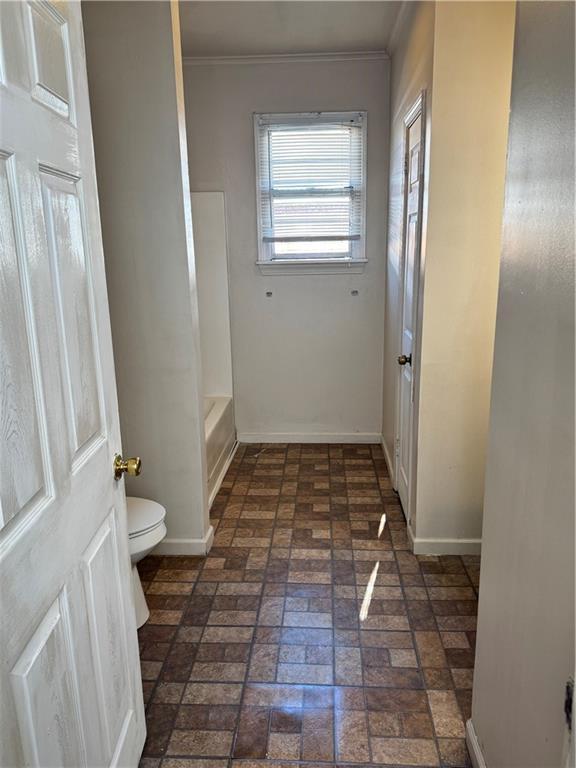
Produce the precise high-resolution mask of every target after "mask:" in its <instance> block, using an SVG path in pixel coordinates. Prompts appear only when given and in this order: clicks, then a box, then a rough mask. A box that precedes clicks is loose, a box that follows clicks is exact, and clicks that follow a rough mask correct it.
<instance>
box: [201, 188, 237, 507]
mask: <svg viewBox="0 0 576 768" xmlns="http://www.w3.org/2000/svg"><path fill="white" fill-rule="evenodd" d="M191 199H192V218H193V220H194V254H195V257H196V280H197V283H198V312H199V317H200V346H201V348H202V381H203V391H204V415H205V422H204V427H205V434H206V473H207V477H208V504H209V506H211V505H212V502H213V501H214V498H215V497H216V494H217V493H218V489H219V488H220V484H221V483H222V480H223V479H224V475H225V474H226V470H227V469H228V466H229V465H230V461H231V460H232V457H233V455H234V450H235V447H236V445H237V443H236V425H235V421H234V400H233V397H232V349H231V339H230V307H229V298H228V295H229V286H228V253H227V233H226V211H225V203H224V193H223V192H193V193H192V195H191Z"/></svg>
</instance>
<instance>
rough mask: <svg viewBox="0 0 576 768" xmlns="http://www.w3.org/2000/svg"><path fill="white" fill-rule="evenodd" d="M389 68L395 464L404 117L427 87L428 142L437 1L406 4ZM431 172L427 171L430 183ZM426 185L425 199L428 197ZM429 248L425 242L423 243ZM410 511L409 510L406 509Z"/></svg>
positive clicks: (387, 380) (388, 311)
mask: <svg viewBox="0 0 576 768" xmlns="http://www.w3.org/2000/svg"><path fill="white" fill-rule="evenodd" d="M391 54H392V59H391V72H390V117H391V128H390V179H389V185H390V186H389V197H388V200H389V203H388V248H387V261H386V298H385V319H384V377H383V403H382V438H383V446H384V450H385V452H386V456H387V461H388V464H389V466H392V465H393V460H394V447H395V446H394V443H395V438H396V384H397V378H398V364H397V362H396V358H397V357H398V355H399V354H400V351H401V350H400V348H399V346H400V342H399V339H400V327H399V320H400V312H401V308H402V305H401V297H402V284H401V280H402V212H403V190H402V176H403V166H404V164H403V159H404V158H403V153H404V116H405V114H406V113H407V112H408V110H409V109H410V107H411V106H412V105H413V104H414V103H415V101H416V99H417V98H418V96H419V95H420V94H421V93H422V91H426V121H427V132H426V133H427V140H429V138H430V124H431V108H432V61H433V56H434V3H433V2H413V3H406V4H405V5H404V8H403V10H402V16H401V18H400V20H399V22H398V36H397V38H396V40H395V41H394V42H393V45H392V51H391ZM426 182H427V176H426V175H425V183H426ZM427 196H428V194H427V189H425V193H424V199H425V200H427ZM423 250H425V242H424V243H423ZM406 512H407V513H408V510H406Z"/></svg>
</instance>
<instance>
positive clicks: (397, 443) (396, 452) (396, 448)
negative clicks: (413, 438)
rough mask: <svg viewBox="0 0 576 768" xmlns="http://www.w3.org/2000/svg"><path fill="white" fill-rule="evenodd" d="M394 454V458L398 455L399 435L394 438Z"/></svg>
mask: <svg viewBox="0 0 576 768" xmlns="http://www.w3.org/2000/svg"><path fill="white" fill-rule="evenodd" d="M394 455H395V456H396V458H398V457H399V456H400V438H399V437H397V438H396V444H395V446H394Z"/></svg>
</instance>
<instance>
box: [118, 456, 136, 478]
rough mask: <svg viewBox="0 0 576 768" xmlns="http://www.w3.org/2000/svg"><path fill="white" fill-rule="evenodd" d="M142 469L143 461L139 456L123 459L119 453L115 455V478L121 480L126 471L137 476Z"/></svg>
mask: <svg viewBox="0 0 576 768" xmlns="http://www.w3.org/2000/svg"><path fill="white" fill-rule="evenodd" d="M141 471H142V462H141V460H140V458H139V457H138V456H134V457H133V458H131V459H123V458H122V456H120V454H119V453H117V454H116V456H114V479H115V480H120V478H121V477H122V475H123V474H124V472H126V473H127V474H128V475H131V476H132V477H136V476H137V475H139V474H140V472H141Z"/></svg>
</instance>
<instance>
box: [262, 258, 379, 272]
mask: <svg viewBox="0 0 576 768" xmlns="http://www.w3.org/2000/svg"><path fill="white" fill-rule="evenodd" d="M367 263H368V259H347V260H344V259H274V260H273V261H257V262H256V266H257V267H258V269H259V270H260V272H261V273H262V274H263V275H294V274H303V273H304V274H309V275H338V274H348V275H358V274H361V273H362V272H364V269H365V267H366V264H367Z"/></svg>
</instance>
